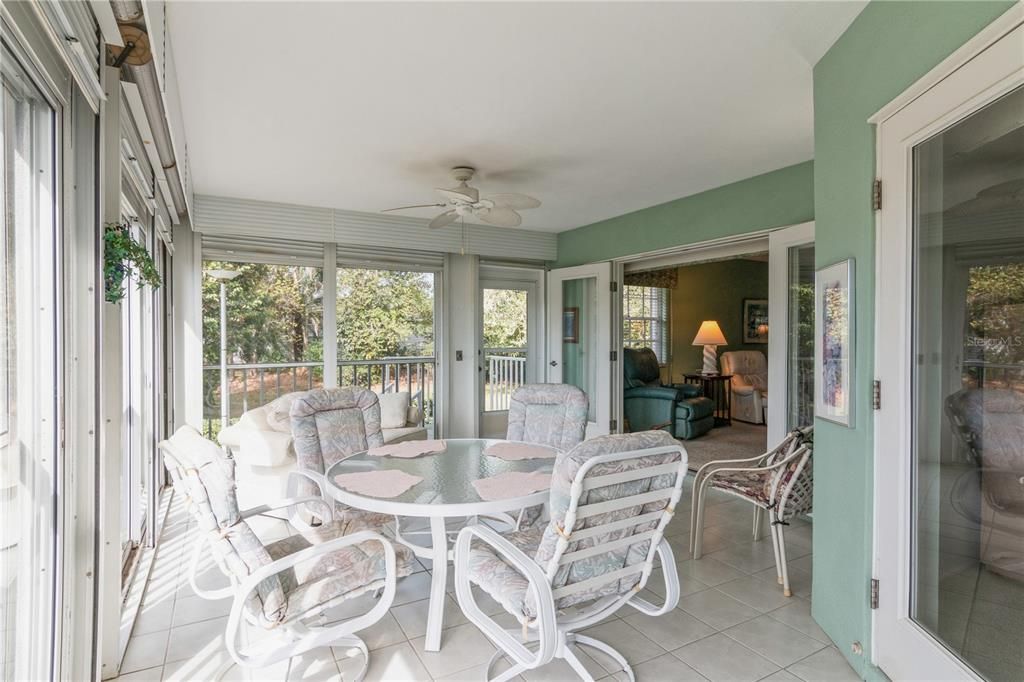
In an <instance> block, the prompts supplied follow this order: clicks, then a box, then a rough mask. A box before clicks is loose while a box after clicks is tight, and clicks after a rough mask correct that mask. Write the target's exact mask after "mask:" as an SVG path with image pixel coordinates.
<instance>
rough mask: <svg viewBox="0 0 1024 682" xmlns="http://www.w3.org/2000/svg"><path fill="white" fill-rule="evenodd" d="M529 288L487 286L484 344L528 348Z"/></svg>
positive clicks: (491, 346) (493, 346)
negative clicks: (527, 289)
mask: <svg viewBox="0 0 1024 682" xmlns="http://www.w3.org/2000/svg"><path fill="white" fill-rule="evenodd" d="M526 295H527V294H526V292H525V291H522V290H519V289H484V293H483V306H484V310H483V326H484V347H485V348H525V347H526V343H527V340H526V339H527V337H526V324H527V323H526Z"/></svg>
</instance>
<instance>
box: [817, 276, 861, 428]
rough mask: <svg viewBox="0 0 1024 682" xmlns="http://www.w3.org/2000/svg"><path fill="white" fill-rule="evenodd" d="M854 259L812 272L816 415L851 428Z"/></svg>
mask: <svg viewBox="0 0 1024 682" xmlns="http://www.w3.org/2000/svg"><path fill="white" fill-rule="evenodd" d="M853 287H854V273H853V259H852V258H851V259H848V260H844V261H840V262H838V263H836V264H834V265H829V266H828V267H824V268H822V269H821V270H818V271H817V272H816V273H815V275H814V331H815V334H814V335H815V338H816V343H815V344H814V374H815V376H816V377H817V379H818V380H817V386H816V390H815V393H814V413H815V416H818V417H821V418H822V419H827V420H829V421H831V422H835V423H837V424H842V425H843V426H847V427H851V428H852V427H853V371H854V367H853V360H854V355H853V339H854V317H853V305H854V302H853V295H854V289H853Z"/></svg>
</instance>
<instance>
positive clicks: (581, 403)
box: [508, 384, 589, 450]
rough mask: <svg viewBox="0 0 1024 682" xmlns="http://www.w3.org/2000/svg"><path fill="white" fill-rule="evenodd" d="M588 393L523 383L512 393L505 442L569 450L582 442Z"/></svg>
mask: <svg viewBox="0 0 1024 682" xmlns="http://www.w3.org/2000/svg"><path fill="white" fill-rule="evenodd" d="M588 410H589V405H588V402H587V394H586V393H584V392H583V391H581V390H580V389H578V388H576V387H575V386H570V385H569V384H526V385H524V386H520V387H519V388H517V389H516V390H515V393H513V394H512V400H511V402H510V403H509V408H508V439H509V440H519V441H525V442H527V443H536V444H537V445H548V446H550V447H553V448H556V449H558V450H568V449H570V448H572V447H575V446H576V445H577V444H579V443H582V442H583V437H584V433H585V431H586V427H587V412H588Z"/></svg>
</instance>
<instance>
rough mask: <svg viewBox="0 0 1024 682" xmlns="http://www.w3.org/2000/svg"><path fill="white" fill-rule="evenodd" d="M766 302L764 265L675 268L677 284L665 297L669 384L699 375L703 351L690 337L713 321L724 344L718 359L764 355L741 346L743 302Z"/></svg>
mask: <svg viewBox="0 0 1024 682" xmlns="http://www.w3.org/2000/svg"><path fill="white" fill-rule="evenodd" d="M745 298H764V299H766V298H768V263H767V262H761V261H752V260H743V259H739V258H736V259H731V260H723V261H717V262H714V263H698V264H695V265H685V266H683V267H681V268H679V280H678V282H677V284H676V288H675V289H673V290H672V293H671V299H672V300H671V302H670V306H671V311H672V313H671V317H670V322H671V325H672V330H671V335H672V339H671V341H672V377H671V378H672V381H680V382H681V381H682V379H683V377H682V375H683V374H684V373H686V372H696V371H700V368H701V366H702V365H703V364H704V348H703V347H702V346H694V345H693V337H694V336H695V335H696V334H697V329H698V328H700V323H701V322H703V321H704V320H715V321H717V322H718V325H719V326H720V327H721V328H722V333H723V334H725V340H726V341H728V342H729V343H728V344H727V345H725V346H719V347H718V354H719V356H721V354H722V353H725V352H728V351H731V350H758V351H761V352H762V353H764V354H765V355H766V356H767V355H768V345H767V344H764V343H743V299H745Z"/></svg>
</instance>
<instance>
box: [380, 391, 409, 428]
mask: <svg viewBox="0 0 1024 682" xmlns="http://www.w3.org/2000/svg"><path fill="white" fill-rule="evenodd" d="M379 399H380V427H381V428H382V429H400V428H402V427H404V426H405V418H406V416H407V415H408V414H409V392H408V391H400V392H399V393H385V394H383V395H381V396H379Z"/></svg>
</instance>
